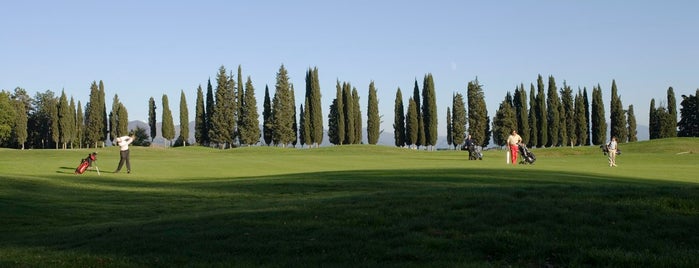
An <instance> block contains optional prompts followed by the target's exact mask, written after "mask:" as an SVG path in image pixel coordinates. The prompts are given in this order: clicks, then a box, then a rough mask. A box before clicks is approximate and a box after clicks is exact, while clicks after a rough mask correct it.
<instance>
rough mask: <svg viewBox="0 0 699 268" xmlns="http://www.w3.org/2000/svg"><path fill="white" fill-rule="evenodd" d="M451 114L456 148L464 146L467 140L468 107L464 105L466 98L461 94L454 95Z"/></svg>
mask: <svg viewBox="0 0 699 268" xmlns="http://www.w3.org/2000/svg"><path fill="white" fill-rule="evenodd" d="M451 106H452V114H451V132H452V139H453V142H454V147H456V146H458V145H459V144H462V143H463V141H464V139H465V138H466V122H467V120H468V119H467V118H466V105H465V104H464V96H463V95H461V93H458V92H457V93H456V94H454V98H453V100H452V104H451Z"/></svg>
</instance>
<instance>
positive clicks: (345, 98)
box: [342, 82, 356, 144]
mask: <svg viewBox="0 0 699 268" xmlns="http://www.w3.org/2000/svg"><path fill="white" fill-rule="evenodd" d="M342 102H343V103H344V110H343V113H344V116H345V143H346V144H354V143H355V133H356V132H355V130H354V127H355V124H354V120H355V118H356V116H355V113H354V98H352V85H351V84H350V83H349V82H343V83H342Z"/></svg>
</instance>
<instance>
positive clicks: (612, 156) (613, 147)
mask: <svg viewBox="0 0 699 268" xmlns="http://www.w3.org/2000/svg"><path fill="white" fill-rule="evenodd" d="M607 149H608V150H609V153H607V155H609V166H610V167H616V151H617V149H618V148H617V142H616V137H612V139H611V140H610V141H609V143H608V144H607Z"/></svg>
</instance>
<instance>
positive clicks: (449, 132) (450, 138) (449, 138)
mask: <svg viewBox="0 0 699 268" xmlns="http://www.w3.org/2000/svg"><path fill="white" fill-rule="evenodd" d="M452 144H454V148H455V149H456V144H455V143H454V135H453V133H452V125H451V108H449V106H447V145H449V146H451V145H452Z"/></svg>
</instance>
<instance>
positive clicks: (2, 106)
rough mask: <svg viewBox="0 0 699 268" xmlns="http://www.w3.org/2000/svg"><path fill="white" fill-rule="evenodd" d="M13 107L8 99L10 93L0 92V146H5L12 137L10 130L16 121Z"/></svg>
mask: <svg viewBox="0 0 699 268" xmlns="http://www.w3.org/2000/svg"><path fill="white" fill-rule="evenodd" d="M14 106H15V105H14V104H13V103H12V100H11V99H10V93H9V92H7V91H4V90H3V91H0V144H5V143H7V142H9V141H10V139H11V137H12V129H13V128H14V127H15V124H16V123H15V122H16V121H17V119H16V118H17V114H16V111H15V107H14Z"/></svg>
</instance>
